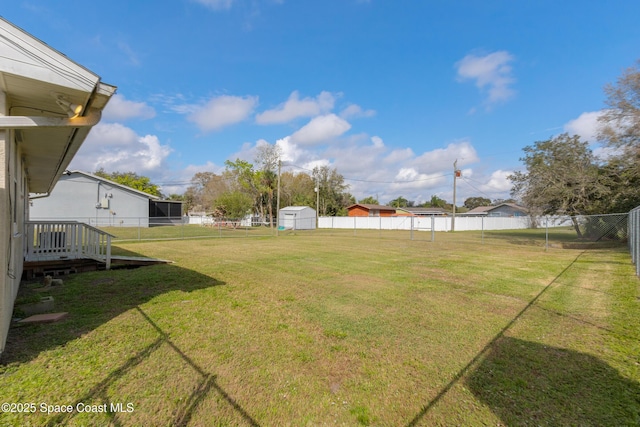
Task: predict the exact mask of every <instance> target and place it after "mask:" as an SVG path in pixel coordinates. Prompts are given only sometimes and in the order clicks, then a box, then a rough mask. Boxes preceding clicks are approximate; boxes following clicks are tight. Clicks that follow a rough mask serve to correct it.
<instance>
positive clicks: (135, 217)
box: [30, 172, 150, 227]
mask: <svg viewBox="0 0 640 427" xmlns="http://www.w3.org/2000/svg"><path fill="white" fill-rule="evenodd" d="M149 198H150V197H145V196H143V195H141V194H138V193H134V192H131V191H128V190H125V189H123V188H121V187H118V186H115V185H113V184H112V183H110V182H106V181H102V180H98V179H95V178H93V177H91V176H87V175H84V174H80V173H73V172H72V173H71V174H68V175H62V177H60V180H59V181H58V183H57V184H56V185H55V187H54V188H53V190H52V192H51V195H50V196H49V197H44V198H40V199H35V200H33V202H32V203H33V206H32V207H31V213H30V217H31V219H32V220H34V221H38V220H57V221H79V222H84V223H86V224H89V225H95V226H118V227H123V226H134V227H137V226H143V227H146V226H148V225H149Z"/></svg>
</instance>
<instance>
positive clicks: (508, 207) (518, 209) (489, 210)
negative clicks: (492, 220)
mask: <svg viewBox="0 0 640 427" xmlns="http://www.w3.org/2000/svg"><path fill="white" fill-rule="evenodd" d="M460 215H466V216H501V217H513V216H527V215H529V213H528V212H527V209H526V208H524V207H522V206H518V205H516V204H514V203H501V204H499V205H497V206H478V207H477V208H473V209H471V210H470V211H468V212H465V213H461V214H460Z"/></svg>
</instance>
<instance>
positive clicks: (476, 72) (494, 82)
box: [455, 50, 515, 107]
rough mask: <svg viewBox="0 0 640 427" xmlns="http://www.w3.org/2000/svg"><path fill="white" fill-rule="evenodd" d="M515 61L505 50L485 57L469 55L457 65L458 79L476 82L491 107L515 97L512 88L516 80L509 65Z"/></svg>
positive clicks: (487, 104) (486, 102)
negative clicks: (485, 94)
mask: <svg viewBox="0 0 640 427" xmlns="http://www.w3.org/2000/svg"><path fill="white" fill-rule="evenodd" d="M514 59H515V58H514V56H513V55H511V54H510V53H509V52H506V51H503V50H502V51H498V52H493V53H490V54H488V55H485V56H477V55H473V54H470V55H467V56H465V57H464V58H462V59H461V60H460V61H458V62H457V63H456V64H455V66H456V68H457V71H458V79H459V80H461V81H465V80H473V81H475V84H476V86H477V87H478V88H479V89H480V90H481V91H483V92H486V93H487V99H486V100H485V104H486V106H487V107H491V106H492V105H494V104H496V103H500V102H505V101H507V100H509V99H511V98H512V97H513V96H514V95H515V91H514V90H513V89H512V87H511V86H512V85H513V83H514V82H515V79H514V77H513V75H512V69H511V66H510V65H509V63H511V62H512V61H513V60H514Z"/></svg>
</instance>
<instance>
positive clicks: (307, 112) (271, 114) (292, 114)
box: [256, 91, 335, 125]
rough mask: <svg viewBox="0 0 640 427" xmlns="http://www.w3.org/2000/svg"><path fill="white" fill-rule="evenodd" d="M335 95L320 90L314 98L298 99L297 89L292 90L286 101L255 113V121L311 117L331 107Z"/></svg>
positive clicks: (275, 121) (327, 110) (325, 111)
mask: <svg viewBox="0 0 640 427" xmlns="http://www.w3.org/2000/svg"><path fill="white" fill-rule="evenodd" d="M334 102H335V97H334V95H333V94H331V93H330V92H326V91H323V92H320V94H319V95H318V96H317V97H316V98H304V99H300V94H299V93H298V91H293V92H292V93H291V95H289V99H287V101H286V102H284V103H282V104H280V105H278V106H277V107H276V108H274V109H271V110H267V111H264V112H262V113H260V114H258V115H256V123H258V124H261V125H266V124H275V123H287V122H290V121H291V120H294V119H296V118H298V117H313V116H317V115H318V114H325V113H327V112H329V111H331V110H332V109H333V104H334Z"/></svg>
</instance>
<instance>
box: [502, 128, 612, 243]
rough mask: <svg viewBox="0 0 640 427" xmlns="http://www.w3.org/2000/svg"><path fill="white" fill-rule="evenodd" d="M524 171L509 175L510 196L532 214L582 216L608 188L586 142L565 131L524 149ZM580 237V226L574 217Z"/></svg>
mask: <svg viewBox="0 0 640 427" xmlns="http://www.w3.org/2000/svg"><path fill="white" fill-rule="evenodd" d="M524 152H525V156H524V157H523V158H521V159H520V160H521V161H522V162H524V165H525V167H526V172H515V173H514V174H513V175H510V176H509V180H510V181H511V182H512V183H513V188H512V190H511V194H512V196H515V197H516V198H519V199H520V200H521V201H522V202H523V203H524V205H525V206H526V207H528V208H529V209H530V211H531V212H532V213H534V214H535V213H537V214H542V215H548V214H564V215H572V216H575V215H584V214H590V213H594V212H593V208H594V204H593V202H594V200H597V199H599V198H602V197H604V196H605V195H606V194H607V193H608V189H607V188H606V186H605V185H603V183H602V182H601V179H600V174H599V170H598V166H597V164H596V159H595V157H594V155H593V153H592V152H591V150H590V149H589V146H588V144H587V143H586V142H584V141H581V140H580V137H578V136H577V135H574V136H569V135H568V134H566V133H564V134H561V135H558V136H556V137H554V138H551V139H549V140H546V141H538V142H536V143H535V144H534V145H532V146H527V147H525V148H524ZM574 227H575V229H576V232H577V233H578V235H579V236H581V232H580V229H579V228H578V224H577V222H576V221H575V220H574Z"/></svg>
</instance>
